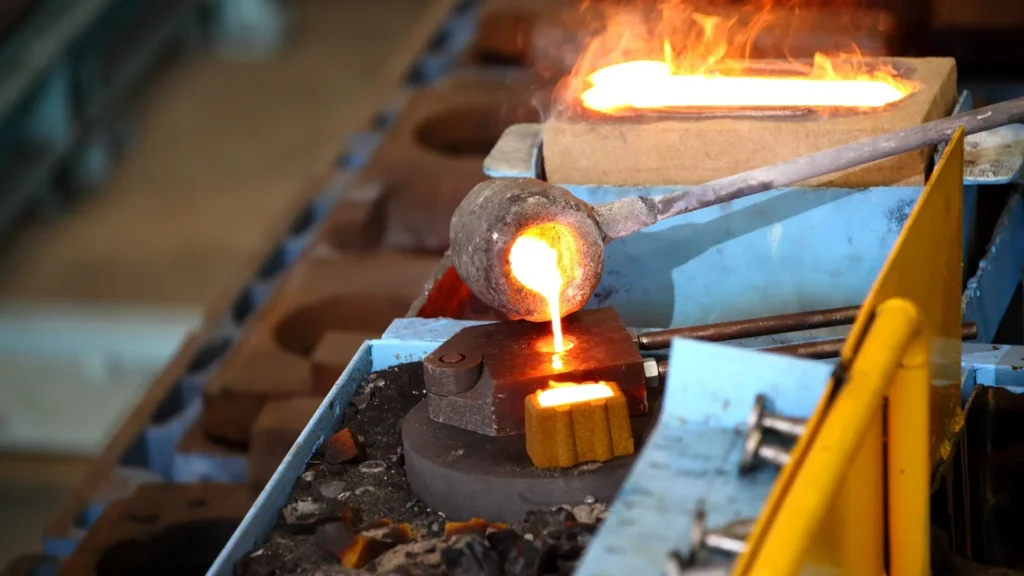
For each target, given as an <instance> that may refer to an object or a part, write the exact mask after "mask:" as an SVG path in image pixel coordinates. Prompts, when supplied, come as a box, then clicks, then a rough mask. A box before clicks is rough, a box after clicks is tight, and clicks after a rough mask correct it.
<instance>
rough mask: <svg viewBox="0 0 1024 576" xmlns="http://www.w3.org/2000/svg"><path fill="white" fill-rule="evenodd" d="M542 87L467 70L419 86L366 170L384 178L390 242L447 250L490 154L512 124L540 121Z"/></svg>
mask: <svg viewBox="0 0 1024 576" xmlns="http://www.w3.org/2000/svg"><path fill="white" fill-rule="evenodd" d="M547 100H548V96H547V95H546V94H535V93H534V91H533V89H531V88H530V87H528V86H527V85H525V84H522V83H516V82H502V81H498V80H495V79H492V78H464V79H459V80H458V81H453V82H446V83H443V84H442V85H438V86H435V87H431V88H427V89H423V90H420V91H417V92H415V93H414V94H412V96H411V97H410V99H409V101H408V103H407V104H406V106H405V108H404V109H403V110H402V112H401V113H400V114H399V116H398V118H397V119H396V121H395V125H394V126H393V127H392V129H391V130H390V131H389V133H388V135H387V137H386V138H385V140H384V142H382V143H381V146H380V148H379V149H378V150H377V152H376V154H375V155H374V156H373V158H371V160H370V162H369V164H368V165H367V166H366V168H365V169H364V171H363V175H364V177H365V178H366V179H367V180H368V181H373V182H384V183H385V185H386V191H387V204H388V207H387V214H386V223H385V230H384V237H383V241H382V246H384V247H386V248H391V249H399V250H409V251H417V252H431V253H435V254H439V253H440V252H443V251H444V250H445V249H446V248H447V247H448V233H449V230H448V228H449V223H450V220H451V216H452V213H453V212H454V211H455V208H456V207H457V206H458V205H459V202H461V201H462V199H463V197H465V195H466V193H468V192H469V191H470V189H472V188H473V186H475V185H476V184H478V183H479V182H481V181H483V180H484V179H485V178H486V177H485V176H484V173H483V161H484V158H485V157H486V156H487V154H488V153H489V152H490V151H491V148H492V147H493V146H494V144H495V143H496V142H497V141H498V139H499V138H500V137H501V134H502V132H504V131H505V128H507V127H508V126H510V125H512V124H516V123H521V122H530V121H536V120H537V119H538V118H539V114H538V111H537V106H536V105H535V102H536V103H538V104H546V103H547Z"/></svg>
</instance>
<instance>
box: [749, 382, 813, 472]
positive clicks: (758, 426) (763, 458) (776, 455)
mask: <svg viewBox="0 0 1024 576" xmlns="http://www.w3.org/2000/svg"><path fill="white" fill-rule="evenodd" d="M767 404H768V399H767V398H766V397H765V395H764V394H758V395H757V398H755V399H754V408H753V409H752V410H751V411H750V416H749V417H748V418H747V436H746V438H745V439H744V441H743V456H742V457H741V458H740V474H746V473H748V472H751V471H753V470H754V469H755V468H757V466H758V465H759V464H763V463H767V464H773V465H775V466H778V467H780V468H781V467H782V466H785V465H786V464H789V449H788V448H785V447H783V446H778V445H774V444H767V443H765V441H764V433H765V430H769V431H772V432H775V433H777V434H780V435H782V436H784V437H786V438H790V439H794V440H795V439H797V438H799V437H800V436H801V435H802V434H803V433H804V429H805V428H806V425H807V422H806V420H799V419H797V418H788V417H786V416H779V415H778V414H772V413H770V412H768V410H767Z"/></svg>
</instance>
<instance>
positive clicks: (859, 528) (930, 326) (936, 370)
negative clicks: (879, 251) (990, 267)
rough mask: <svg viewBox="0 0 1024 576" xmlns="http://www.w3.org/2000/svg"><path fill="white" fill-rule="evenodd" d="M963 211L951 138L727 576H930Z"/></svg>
mask: <svg viewBox="0 0 1024 576" xmlns="http://www.w3.org/2000/svg"><path fill="white" fill-rule="evenodd" d="M962 206H963V130H962V129H961V130H958V131H957V133H956V134H955V135H954V136H953V138H952V140H951V141H950V143H949V145H948V146H947V147H946V150H945V153H944V154H943V156H942V159H941V160H940V161H939V163H938V165H937V166H936V169H935V172H934V173H933V174H932V177H931V178H930V179H929V181H928V184H927V186H925V189H924V191H923V192H922V194H921V197H920V199H919V200H918V202H917V205H916V206H915V207H914V210H913V211H912V212H911V214H910V217H909V218H908V219H907V222H906V224H905V226H904V228H903V231H902V232H901V233H900V236H899V238H897V240H896V244H895V246H894V248H893V250H892V252H891V253H890V255H889V258H888V260H887V261H886V263H885V265H884V266H883V268H882V272H881V274H880V275H879V277H878V278H877V279H876V281H875V283H874V285H873V287H872V289H871V291H870V292H869V294H868V297H867V298H866V299H865V301H864V304H863V306H862V308H861V314H860V315H859V316H858V318H857V320H856V322H855V323H854V325H853V328H852V329H851V331H850V334H849V336H848V337H847V340H846V343H845V345H844V348H843V351H842V354H841V357H840V363H839V365H838V368H837V370H836V372H835V373H834V375H833V377H832V380H831V381H830V382H829V385H828V386H827V388H826V392H825V394H824V395H823V397H822V400H821V402H820V403H819V404H818V407H817V409H816V410H815V412H814V414H813V415H812V416H811V418H810V419H809V420H808V422H807V425H806V432H805V433H804V435H803V436H802V437H801V438H800V439H799V440H798V441H797V443H796V445H795V446H794V448H793V450H792V452H791V455H790V463H789V464H788V465H787V466H785V467H783V468H782V470H781V471H780V473H779V477H778V479H777V480H776V482H775V485H774V486H773V487H772V491H771V493H770V494H769V497H768V499H767V500H766V502H765V505H764V508H763V510H762V511H761V515H760V517H759V518H758V520H757V522H756V523H755V526H754V530H753V533H752V534H751V536H750V537H749V538H748V541H747V544H748V546H747V551H746V552H745V553H744V554H742V555H740V557H739V558H738V559H737V562H736V564H735V566H734V568H733V574H735V575H742V576H748V575H749V576H762V575H771V576H776V575H778V576H783V575H789V574H797V573H807V574H813V573H823V574H824V573H828V574H835V573H842V574H866V575H867V574H870V575H873V576H877V575H881V574H890V575H892V576H901V575H905V574H915V575H920V576H924V575H925V574H928V573H929V569H930V568H929V558H928V550H929V546H928V543H929V516H928V509H929V506H928V505H929V481H928V479H929V476H930V473H931V470H932V465H933V464H934V463H935V462H937V461H939V460H941V459H942V458H944V457H945V456H946V455H947V454H948V451H949V446H950V439H951V438H952V437H953V435H954V434H955V433H956V432H957V431H958V430H959V427H960V426H961V424H962V421H963V416H962V413H961V408H960V369H959V367H960V316H961V313H960V286H961V276H962V269H961V266H962V265H961V253H962V252H961V239H962V236H961V226H962ZM886 438H887V439H888V440H887V441H886ZM886 495H888V498H886ZM886 502H888V508H887V505H886Z"/></svg>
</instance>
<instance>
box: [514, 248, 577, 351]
mask: <svg viewBox="0 0 1024 576" xmlns="http://www.w3.org/2000/svg"><path fill="white" fill-rule="evenodd" d="M508 262H509V266H510V268H511V270H512V276H514V277H515V279H516V280H518V281H519V282H520V283H521V284H522V285H523V286H526V287H527V288H529V289H530V290H533V291H534V292H537V293H538V294H540V295H541V296H543V297H544V300H546V301H547V303H548V310H549V312H550V313H551V334H552V337H553V339H554V351H555V352H556V354H557V353H560V352H564V351H565V341H564V339H563V338H562V314H561V310H560V304H561V294H562V284H563V282H562V275H561V273H560V272H559V269H558V250H555V248H553V247H552V246H551V245H550V244H548V242H547V241H546V240H544V239H543V238H541V237H540V236H539V235H534V234H532V233H531V231H530V230H527V231H526V232H524V233H523V234H522V235H520V236H519V238H516V241H515V242H514V243H513V244H512V250H511V251H510V252H509V256H508ZM553 362H557V364H558V366H560V365H561V360H560V359H559V358H558V357H557V356H555V358H554V360H553ZM558 366H556V368H557V367H558Z"/></svg>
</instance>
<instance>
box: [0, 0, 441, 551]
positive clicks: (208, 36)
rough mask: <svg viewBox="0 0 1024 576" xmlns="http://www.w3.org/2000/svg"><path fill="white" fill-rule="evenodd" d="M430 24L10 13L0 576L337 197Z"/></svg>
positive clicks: (22, 3) (41, 6)
mask: <svg viewBox="0 0 1024 576" xmlns="http://www.w3.org/2000/svg"><path fill="white" fill-rule="evenodd" d="M433 4H436V3H431V2H428V1H423V0H379V1H377V0H375V1H373V2H364V1H359V0H354V1H338V0H301V1H297V2H287V3H285V5H277V4H275V3H274V2H270V1H267V2H264V1H260V0H256V1H249V0H241V1H227V2H215V3H206V4H202V3H199V2H196V1H194V0H175V1H173V2H145V1H141V2H140V1H133V0H127V1H124V0H72V1H52V0H12V1H10V2H2V3H0V35H2V38H3V44H2V45H0V142H2V147H0V191H2V192H0V231H2V232H3V234H4V238H5V240H4V246H3V255H2V257H0V294H2V296H0V298H2V300H0V451H3V456H2V457H0V508H2V509H3V510H4V511H5V512H4V519H3V521H2V522H0V565H3V564H5V563H6V562H7V561H8V560H9V559H10V558H12V556H13V555H15V554H16V553H19V552H23V551H31V550H38V549H39V548H40V546H41V540H40V535H41V533H42V528H43V525H44V524H45V523H46V521H47V519H48V516H49V515H50V514H51V513H52V512H53V510H54V509H55V507H56V506H57V505H58V504H59V503H60V502H61V500H62V499H63V498H64V497H65V496H66V495H67V493H68V491H69V489H70V487H71V486H74V485H75V483H76V482H77V481H78V480H79V478H80V476H81V475H82V473H83V471H84V470H85V469H86V467H87V466H88V465H89V463H90V461H91V458H92V457H94V456H95V455H96V454H98V453H99V451H100V450H101V449H102V447H103V445H104V444H105V442H106V441H107V440H108V439H109V436H110V434H111V433H112V431H113V430H114V428H115V426H116V425H117V423H118V422H119V421H120V420H121V419H122V418H124V417H125V415H126V414H127V413H128V412H129V411H130V410H131V408H132V407H133V406H134V404H135V403H136V402H138V399H139V397H140V395H141V394H142V392H143V389H144V388H145V385H146V384H147V383H149V382H150V380H151V379H152V378H153V376H154V375H155V374H157V373H158V372H159V371H160V370H161V368H162V367H163V365H164V364H166V363H167V361H168V360H169V359H170V358H171V357H172V356H173V354H174V352H175V350H176V349H177V347H178V346H179V345H180V344H181V342H182V341H183V339H184V337H185V335H186V334H187V333H188V331H189V330H191V329H194V328H196V327H197V326H199V325H200V324H201V322H202V318H203V314H204V311H205V310H206V309H207V308H208V307H209V306H211V305H215V303H216V302H217V300H218V299H223V298H227V297H233V294H229V292H231V291H232V290H235V289H237V285H238V283H239V281H240V280H241V279H242V278H247V277H248V275H250V274H251V272H252V266H253V263H254V262H255V261H258V260H259V259H262V258H263V256H264V255H265V254H264V253H265V252H266V250H267V247H268V246H269V245H271V244H272V243H273V242H274V240H275V238H274V236H277V235H279V234H280V226H279V224H280V223H281V222H282V221H285V222H287V221H290V220H291V218H292V217H293V216H294V212H295V210H296V206H299V205H301V202H302V201H303V200H308V199H309V198H310V197H312V196H313V195H314V194H315V193H317V192H319V189H318V188H317V186H318V183H319V181H320V180H321V174H322V173H323V172H324V171H325V169H326V168H327V167H330V166H331V165H332V164H333V163H334V161H335V159H336V158H337V156H338V154H339V151H340V150H341V149H342V146H343V143H342V141H343V137H344V135H345V134H346V133H347V132H349V131H351V130H352V129H353V128H354V127H355V124H356V123H357V122H358V121H361V120H364V119H365V118H366V117H367V116H368V115H369V114H371V113H372V112H373V111H374V110H376V109H377V108H378V107H379V104H380V103H381V102H382V101H383V100H386V99H387V98H389V97H390V94H391V92H392V91H393V90H394V88H395V86H396V85H397V83H398V80H399V77H400V75H401V74H403V73H404V71H405V68H406V66H407V65H408V61H410V60H411V59H412V58H413V56H414V55H415V54H416V53H417V52H418V48H419V47H418V46H417V45H416V41H415V38H414V37H415V35H416V32H415V31H416V28H417V27H418V26H422V25H423V23H424V21H425V20H426V21H428V22H427V25H428V26H430V23H429V20H431V17H430V16H429V13H430V12H432V11H433V12H434V13H436V12H437V8H436V6H434V5H433ZM434 25H436V19H435V22H434ZM426 30H427V32H432V29H431V28H430V27H428V28H427V29H426ZM421 35H422V34H421ZM285 42H287V44H285ZM88 90H94V91H95V92H94V93H93V94H88V93H87V92H88ZM47 91H49V93H47Z"/></svg>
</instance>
